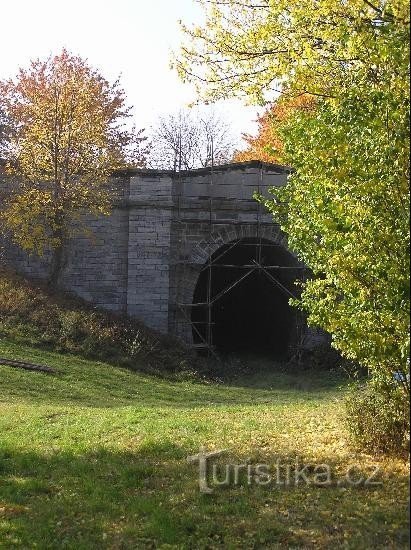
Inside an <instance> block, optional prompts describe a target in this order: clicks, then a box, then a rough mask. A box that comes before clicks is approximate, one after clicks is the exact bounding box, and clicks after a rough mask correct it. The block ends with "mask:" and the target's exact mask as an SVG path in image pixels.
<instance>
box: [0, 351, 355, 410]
mask: <svg viewBox="0 0 411 550" xmlns="http://www.w3.org/2000/svg"><path fill="white" fill-rule="evenodd" d="M1 350H2V353H1V354H2V355H4V356H5V357H8V358H16V359H23V360H28V359H30V360H31V361H33V362H37V363H40V364H46V365H48V366H51V367H53V368H55V369H56V371H57V374H56V375H46V374H43V373H37V372H29V371H24V370H20V369H13V368H10V367H6V366H1V365H0V376H1V380H2V384H1V387H0V401H5V402H14V401H20V402H28V403H38V404H55V405H65V404H74V405H78V406H84V407H105V408H112V407H124V406H136V407H170V408H176V409H177V408H198V407H209V406H213V407H214V406H242V405H253V406H255V405H259V404H261V405H270V404H279V403H293V402H297V401H300V400H302V399H304V400H306V401H310V400H314V399H315V400H323V399H330V397H331V396H335V395H338V393H341V392H338V387H339V386H340V385H343V384H344V383H345V382H346V380H344V379H342V378H341V377H339V376H336V375H335V374H330V373H327V372H325V373H315V372H311V371H308V372H307V371H304V372H301V373H296V372H286V371H284V370H280V369H273V370H267V369H266V370H264V371H261V372H252V373H250V374H248V375H246V376H242V377H241V378H236V379H234V380H232V381H230V382H229V383H227V384H217V383H206V382H203V383H201V382H198V381H195V380H181V381H171V380H166V379H164V378H159V377H155V376H150V375H146V374H142V373H139V372H135V371H129V370H127V369H124V368H120V367H114V366H112V365H107V364H105V363H98V362H93V361H89V360H86V359H82V358H79V357H76V356H70V355H61V354H57V353H52V352H44V351H40V350H38V349H33V348H18V347H17V346H15V345H12V344H8V346H5V345H2V347H1Z"/></svg>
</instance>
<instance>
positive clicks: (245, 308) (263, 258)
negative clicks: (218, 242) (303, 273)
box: [191, 238, 300, 359]
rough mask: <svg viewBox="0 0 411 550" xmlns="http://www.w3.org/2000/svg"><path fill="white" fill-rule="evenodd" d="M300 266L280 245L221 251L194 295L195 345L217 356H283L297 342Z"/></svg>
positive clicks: (245, 242) (257, 242) (239, 244)
mask: <svg viewBox="0 0 411 550" xmlns="http://www.w3.org/2000/svg"><path fill="white" fill-rule="evenodd" d="M299 269H300V267H299V264H298V262H297V261H296V259H295V258H294V257H293V256H292V254H291V253H290V252H288V251H287V250H286V249H285V248H284V247H283V246H282V245H280V244H276V243H274V242H271V241H269V240H266V239H256V238H248V239H241V240H239V241H236V242H231V243H228V244H226V245H223V246H222V247H221V248H219V249H218V250H217V251H216V252H215V253H214V254H213V255H212V256H211V257H210V258H209V261H208V262H207V264H206V265H205V266H204V267H203V269H202V271H201V273H200V276H199V278H198V282H197V285H196V288H195V291H194V297H193V307H192V316H191V320H192V324H193V340H194V343H195V344H197V345H198V347H199V348H200V347H201V343H202V342H207V343H209V344H211V345H212V346H213V348H214V349H216V350H217V352H219V353H223V354H226V353H232V352H252V353H261V354H265V355H267V354H269V355H270V356H272V357H275V358H278V359H280V358H284V357H286V356H287V355H288V353H289V351H290V347H292V344H293V341H294V340H295V336H296V335H295V331H296V311H295V309H294V308H292V307H291V306H290V305H289V299H290V297H291V296H292V295H295V293H296V288H295V284H294V282H295V279H296V276H297V274H298V270H299Z"/></svg>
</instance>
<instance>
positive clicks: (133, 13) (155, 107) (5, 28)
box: [0, 0, 257, 139]
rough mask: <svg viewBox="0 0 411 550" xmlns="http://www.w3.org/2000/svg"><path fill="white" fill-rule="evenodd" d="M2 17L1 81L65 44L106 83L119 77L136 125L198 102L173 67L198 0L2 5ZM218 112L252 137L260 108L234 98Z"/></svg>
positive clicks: (15, 1) (19, 0) (56, 0)
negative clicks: (181, 23) (174, 55)
mask: <svg viewBox="0 0 411 550" xmlns="http://www.w3.org/2000/svg"><path fill="white" fill-rule="evenodd" d="M0 17H1V19H0V52H2V53H1V54H0V55H1V58H0V60H1V63H0V79H3V78H8V77H12V76H15V75H16V73H17V70H18V68H19V67H24V66H27V64H28V63H29V61H30V60H31V59H35V58H38V57H40V58H43V57H47V56H48V55H50V54H55V53H58V52H60V51H61V49H62V48H63V47H65V48H67V49H68V50H69V51H70V52H72V53H74V54H77V55H80V56H81V57H83V58H87V60H88V62H89V63H90V64H91V65H92V66H93V67H96V68H97V69H99V70H100V71H101V72H102V74H103V76H105V77H106V78H108V79H109V80H115V79H116V78H117V77H118V76H120V78H121V84H122V86H123V88H124V89H125V91H126V94H127V97H128V101H129V104H130V105H132V106H133V107H134V112H133V114H134V122H135V124H136V126H137V127H138V128H147V129H149V128H150V126H152V125H155V123H156V121H157V120H158V118H159V116H164V115H166V114H167V113H171V112H175V111H177V110H178V109H179V108H180V107H184V106H186V105H188V104H189V103H191V102H192V101H193V100H195V95H194V91H193V90H192V88H191V86H189V85H187V84H183V83H181V82H180V81H179V79H178V76H177V74H176V73H175V72H174V71H172V70H171V69H170V66H169V65H170V53H171V51H172V50H177V49H178V46H179V44H180V42H181V31H180V28H179V25H178V20H179V19H182V20H183V21H184V23H186V24H187V23H196V22H200V21H201V19H202V10H201V7H200V6H199V5H198V4H197V3H196V2H195V1H194V0H0ZM215 109H216V110H217V112H220V113H221V114H223V116H224V118H225V120H227V122H228V123H229V124H230V125H231V127H232V131H233V136H234V138H236V139H240V136H241V132H243V131H245V132H248V133H253V132H255V130H256V124H255V119H256V116H257V109H256V108H254V107H246V106H245V105H244V104H243V103H241V102H240V101H238V100H237V101H236V100H233V101H231V100H230V101H228V102H224V103H219V104H217V106H216V107H215Z"/></svg>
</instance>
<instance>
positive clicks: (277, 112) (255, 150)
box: [233, 94, 316, 163]
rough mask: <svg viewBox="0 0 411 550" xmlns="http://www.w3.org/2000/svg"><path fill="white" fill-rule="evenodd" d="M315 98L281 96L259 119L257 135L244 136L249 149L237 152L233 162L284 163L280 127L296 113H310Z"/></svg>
mask: <svg viewBox="0 0 411 550" xmlns="http://www.w3.org/2000/svg"><path fill="white" fill-rule="evenodd" d="M315 103H316V102H315V98H314V97H313V96H311V95H307V94H302V95H299V96H296V97H289V96H280V98H279V99H278V100H277V101H275V102H274V103H273V104H271V105H269V106H268V107H267V108H266V109H265V111H264V112H263V113H262V115H260V116H259V117H258V119H257V123H258V130H257V135H256V136H252V135H250V134H243V139H244V141H245V142H246V143H247V148H246V149H245V150H243V151H237V152H236V153H235V155H234V158H233V160H234V161H235V162H243V161H246V160H261V161H263V162H275V163H281V162H282V161H283V152H284V151H283V149H284V143H283V139H282V137H281V135H280V131H279V130H280V127H281V126H282V125H283V124H284V122H285V121H286V120H288V119H290V118H291V117H292V116H293V115H294V114H295V113H296V112H304V111H307V112H310V111H312V110H313V109H314V108H315Z"/></svg>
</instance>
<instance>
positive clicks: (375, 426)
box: [346, 381, 410, 454]
mask: <svg viewBox="0 0 411 550" xmlns="http://www.w3.org/2000/svg"><path fill="white" fill-rule="evenodd" d="M409 405H410V403H409V396H408V395H407V394H406V392H405V391H404V388H403V387H402V386H401V385H400V384H398V383H397V382H395V381H392V382H389V383H386V384H384V385H381V384H379V385H377V384H376V383H375V382H372V381H371V382H368V383H367V384H364V385H359V384H356V385H353V386H352V387H351V390H350V392H349V394H348V396H347V398H346V413H347V414H346V423H347V427H348V431H349V433H350V436H351V440H352V442H353V444H354V446H355V447H356V448H358V449H361V450H365V451H368V452H372V453H388V454H403V453H405V452H406V451H407V448H408V446H409V434H410V417H409Z"/></svg>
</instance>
